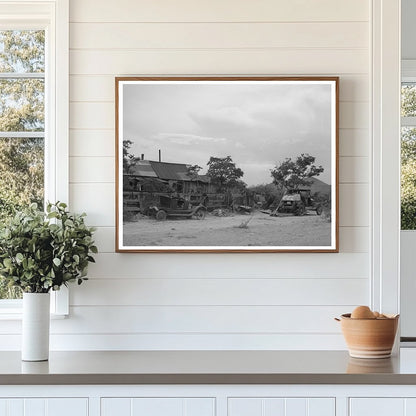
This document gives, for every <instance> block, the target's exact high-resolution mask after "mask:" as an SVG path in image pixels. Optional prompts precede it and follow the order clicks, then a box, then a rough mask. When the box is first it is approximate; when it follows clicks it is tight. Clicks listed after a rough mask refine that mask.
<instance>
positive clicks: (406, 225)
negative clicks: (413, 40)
mask: <svg viewBox="0 0 416 416" xmlns="http://www.w3.org/2000/svg"><path fill="white" fill-rule="evenodd" d="M407 65H409V63H408V64H407ZM412 66H413V67H414V68H411V67H410V68H409V67H408V69H407V71H406V75H404V76H403V80H402V87H401V229H402V230H416V65H415V63H413V64H412ZM412 72H414V74H412ZM412 75H413V76H412Z"/></svg>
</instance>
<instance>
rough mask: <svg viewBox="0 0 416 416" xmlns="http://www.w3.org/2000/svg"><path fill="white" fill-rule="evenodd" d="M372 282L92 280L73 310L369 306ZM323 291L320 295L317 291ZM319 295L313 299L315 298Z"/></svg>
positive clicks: (76, 293)
mask: <svg viewBox="0 0 416 416" xmlns="http://www.w3.org/2000/svg"><path fill="white" fill-rule="evenodd" d="M367 286H368V283H367V279H259V278H253V279H237V278H236V279H221V278H212V279H204V278H203V279H198V278H197V276H195V278H194V279H180V278H171V279H154V278H150V279H146V278H143V277H140V278H138V279H134V280H133V279H120V278H118V279H117V284H116V285H115V284H114V281H113V280H110V279H94V278H92V279H90V280H89V281H88V282H86V283H85V285H82V287H81V286H79V287H74V288H73V290H72V291H71V300H70V304H71V305H73V306H83V305H88V306H106V305H108V306H111V305H113V306H117V305H135V306H136V305H140V306H152V305H153V306H154V305H161V306H169V305H174V306H190V305H198V306H203V305H208V306H221V305H227V306H229V305H231V306H238V305H241V306H259V305H260V306H261V305H271V306H281V305H286V306H293V305H298V306H307V305H308V306H319V305H353V304H357V303H358V304H365V303H366V302H367ZM317 287H319V290H316V288H317ZM313 292H315V293H314V296H311V293H313Z"/></svg>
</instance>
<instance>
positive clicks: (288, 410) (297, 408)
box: [228, 397, 335, 416]
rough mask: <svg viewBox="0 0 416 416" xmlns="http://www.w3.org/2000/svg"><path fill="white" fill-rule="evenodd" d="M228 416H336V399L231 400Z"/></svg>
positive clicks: (229, 401)
mask: <svg viewBox="0 0 416 416" xmlns="http://www.w3.org/2000/svg"><path fill="white" fill-rule="evenodd" d="M228 416H335V399H334V398H275V397H269V398H230V399H228Z"/></svg>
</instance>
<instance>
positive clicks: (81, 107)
mask: <svg viewBox="0 0 416 416" xmlns="http://www.w3.org/2000/svg"><path fill="white" fill-rule="evenodd" d="M339 113H340V114H339V117H340V121H339V125H340V128H342V129H346V128H350V129H351V128H355V129H361V128H368V127H369V114H370V113H369V104H368V103H365V102H358V103H355V102H341V103H340V106H339ZM114 120H115V107H114V104H113V103H110V102H98V103H91V102H73V103H71V104H70V122H69V123H70V127H71V128H73V129H75V128H76V129H113V128H114Z"/></svg>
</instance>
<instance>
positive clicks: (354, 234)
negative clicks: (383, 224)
mask: <svg viewBox="0 0 416 416" xmlns="http://www.w3.org/2000/svg"><path fill="white" fill-rule="evenodd" d="M339 246H340V252H341V253H368V252H369V251H370V229H369V227H340V230H339Z"/></svg>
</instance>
